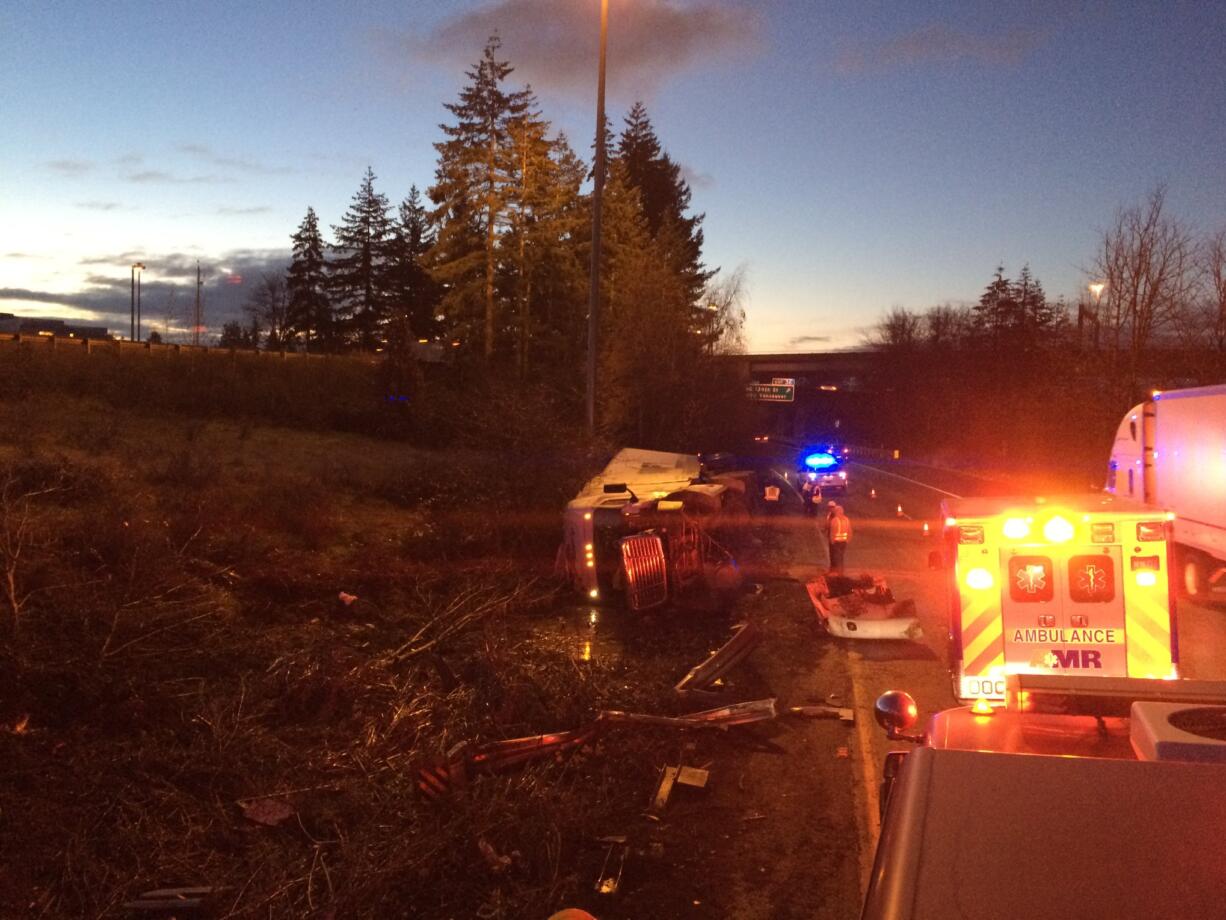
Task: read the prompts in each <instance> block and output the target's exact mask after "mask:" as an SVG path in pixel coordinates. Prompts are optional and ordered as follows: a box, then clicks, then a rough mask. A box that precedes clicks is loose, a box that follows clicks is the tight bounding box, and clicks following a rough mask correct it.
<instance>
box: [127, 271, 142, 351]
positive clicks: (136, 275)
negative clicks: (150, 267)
mask: <svg viewBox="0 0 1226 920" xmlns="http://www.w3.org/2000/svg"><path fill="white" fill-rule="evenodd" d="M144 268H145V263H144V262H133V263H132V303H131V306H130V311H131V316H130V317H129V319H130V322H131V328H130V329H129V330H128V338H129V339H131V340H132V341H133V342H135V341H137V340H138V339H139V338H140V272H141V271H143V270H144Z"/></svg>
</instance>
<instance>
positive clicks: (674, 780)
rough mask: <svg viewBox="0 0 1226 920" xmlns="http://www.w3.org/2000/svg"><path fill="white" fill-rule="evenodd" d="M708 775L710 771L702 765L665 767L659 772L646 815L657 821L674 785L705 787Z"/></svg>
mask: <svg viewBox="0 0 1226 920" xmlns="http://www.w3.org/2000/svg"><path fill="white" fill-rule="evenodd" d="M709 777H710V771H708V770H706V769H703V768H702V767H686V766H676V767H665V768H664V769H663V770H662V771H661V772H660V782H659V784H658V785H657V786H656V792H655V795H654V796H653V797H652V800H651V805H650V806H649V807H648V809H647V817H649V818H652V819H653V820H657V821H658V820H659V819H660V815H661V814H662V813H663V811H664V809H665V807H666V806H667V805H668V800H669V797H670V796H671V795H672V792H673V788H674V787H676V786H691V787H693V788H695V789H705V788H706V787H707V779H708V778H709Z"/></svg>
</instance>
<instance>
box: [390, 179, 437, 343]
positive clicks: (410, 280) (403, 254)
mask: <svg viewBox="0 0 1226 920" xmlns="http://www.w3.org/2000/svg"><path fill="white" fill-rule="evenodd" d="M433 245H434V234H433V232H432V231H431V229H430V220H429V216H428V215H427V213H426V208H425V205H424V204H423V203H422V199H421V192H420V191H419V190H418V188H417V186H416V185H414V186H412V187H411V188H410V189H409V194H408V197H407V198H405V200H404V201H402V202H401V203H400V208H399V212H398V214H397V217H396V219H395V220H394V221H393V222H392V237H391V242H390V244H389V248H388V277H387V281H388V292H389V295H390V308H389V312H390V315H391V318H392V320H393V321H395V322H404V323H407V324H408V327H407V328H408V330H409V332H410V333H411V334H412V335H413V336H416V337H418V338H428V337H432V336H434V335H435V334H436V333H437V331H438V321H437V320H436V319H435V315H436V313H437V310H438V300H439V288H438V284H437V283H435V281H434V279H433V278H432V277H431V276H430V272H429V271H428V270H427V268H426V264H425V260H426V254H427V253H428V252H429V251H430V247H431V246H433Z"/></svg>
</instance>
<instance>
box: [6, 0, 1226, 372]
mask: <svg viewBox="0 0 1226 920" xmlns="http://www.w3.org/2000/svg"><path fill="white" fill-rule="evenodd" d="M610 7H611V11H610V49H609V94H608V107H609V111H610V115H611V117H612V118H613V121H614V124H615V126H617V127H619V128H620V125H621V118H622V116H623V115H624V113H625V111H626V110H627V109H628V108H629V106H630V105H631V104H632V103H633V102H634V101H635V100H636V99H642V100H643V101H644V102H645V103H646V105H647V108H648V112H649V114H650V116H651V118H652V121H653V123H654V124H655V127H656V131H657V133H658V135H659V136H660V138H661V140H662V142H663V144H664V146H665V148H666V150H667V151H668V152H669V153H670V155H672V157H673V158H674V159H675V160H677V161H678V162H680V163H681V164H683V166H684V168H685V170H686V173H687V176H688V177H689V181H690V183H691V186H692V189H693V204H694V206H695V208H696V210H698V211H701V212H705V214H706V221H705V224H704V227H705V231H706V260H707V263H708V264H709V265H710V266H719V267H722V268H723V269H725V270H732V269H735V268H737V267H738V266H744V267H745V270H746V273H747V279H748V294H749V296H748V300H747V303H746V307H747V310H748V344H749V346H750V348H751V350H754V351H760V352H761V351H793V350H821V349H823V348H831V347H845V346H849V345H855V344H857V343H858V342H859V341H860V340H861V338H862V335H863V331H864V330H865V329H866V328H867V327H869V326H871V325H872V324H873V323H874V321H875V320H876V319H878V318H879V317H880V316H881V315H882V313H883V312H884V311H886V310H888V309H890V308H891V307H894V306H904V307H909V308H914V309H922V308H924V307H927V306H931V305H933V304H936V303H941V302H947V301H950V302H955V303H957V302H966V301H972V300H974V299H976V298H977V297H978V295H979V293H980V291H981V290H982V288H983V287H984V285H985V284H986V283H987V282H988V280H989V278H990V276H991V274H992V272H993V270H994V269H995V267H996V265H997V264H998V263H1004V265H1005V267H1006V270H1007V272H1016V271H1017V270H1018V269H1020V268H1021V266H1022V264H1023V263H1025V262H1028V263H1029V264H1030V266H1031V268H1032V271H1033V272H1034V273H1035V274H1036V275H1037V276H1038V277H1039V278H1040V279H1041V280H1042V282H1043V283H1044V285H1045V287H1046V288H1047V291H1048V293H1049V295H1052V296H1055V295H1061V294H1063V295H1065V296H1066V297H1068V298H1070V299H1075V298H1076V297H1078V296H1079V294H1080V292H1081V291H1082V290H1083V289H1084V285H1085V283H1086V281H1087V280H1088V279H1087V277H1086V275H1085V273H1084V271H1083V268H1084V266H1087V265H1088V264H1089V263H1090V262H1091V260H1092V258H1093V253H1094V248H1095V244H1096V240H1097V237H1098V231H1099V229H1100V228H1101V227H1103V226H1104V225H1105V224H1106V223H1107V222H1108V221H1109V220H1110V218H1111V215H1112V213H1113V212H1114V211H1115V210H1116V208H1118V207H1120V206H1124V205H1130V204H1133V203H1135V202H1137V201H1138V200H1140V199H1141V198H1142V197H1144V196H1145V195H1146V194H1147V193H1148V192H1149V191H1150V190H1151V189H1153V188H1154V187H1155V185H1156V184H1158V183H1160V182H1165V183H1166V184H1167V185H1168V188H1169V199H1168V203H1169V205H1170V207H1171V211H1172V213H1173V214H1175V215H1177V216H1179V217H1180V218H1181V219H1183V220H1186V221H1187V222H1189V223H1190V224H1191V225H1193V226H1194V227H1195V228H1197V229H1199V230H1216V229H1218V228H1221V227H1222V226H1224V225H1226V153H1224V152H1226V53H1224V52H1223V50H1222V49H1223V47H1224V46H1226V41H1224V40H1226V4H1220V3H1211V2H1178V0H1170V2H1163V3H1157V2H1156V3H1143V2H1130V3H1107V2H1087V3H1076V2H1026V3H1007V2H1002V3H993V4H987V3H974V2H968V3H952V2H933V3H903V2H897V3H877V2H857V3H843V2H812V0H779V2H761V3H750V2H735V0H726V2H720V0H611V4H610ZM598 10H599V2H598V0H493V2H445V0H436V2H431V3H418V2H400V3H391V2H366V3H361V4H346V5H340V4H322V3H320V4H312V3H292V2H286V3H280V4H276V5H272V4H251V3H237V2H235V3H209V4H191V3H186V2H165V0H163V2H156V3H138V2H125V3H120V4H99V3H84V2H79V3H72V2H48V3H32V4H20V5H19V4H6V5H5V7H4V8H3V10H2V11H0V85H2V86H3V91H2V92H0V126H2V129H0V165H2V169H0V312H9V313H18V314H29V315H63V316H69V315H73V316H82V317H90V318H93V319H97V320H100V321H102V322H105V323H106V324H107V325H108V326H109V327H110V328H111V329H112V330H113V331H116V332H121V331H122V332H123V333H124V334H126V333H127V319H128V309H129V291H128V285H129V269H130V265H131V263H132V262H133V261H136V260H140V261H143V262H144V263H145V264H146V265H147V270H146V271H145V273H144V290H143V300H144V309H145V314H146V317H147V321H146V324H147V327H149V326H150V325H151V326H152V328H158V329H161V327H162V325H163V323H166V322H167V320H168V319H169V323H168V325H169V326H170V328H171V329H172V331H173V328H174V326H175V325H176V323H177V322H181V321H177V320H176V319H175V316H176V315H182V313H183V309H184V308H185V306H186V305H187V303H188V302H189V301H190V299H191V297H192V291H193V289H194V284H193V279H194V275H195V268H196V261H197V259H198V260H199V261H200V263H201V265H202V267H203V269H204V271H205V274H206V281H207V284H206V291H207V298H208V307H209V312H208V319H209V321H210V323H211V325H213V328H214V331H216V329H217V328H219V326H220V321H221V319H222V318H228V317H232V316H234V315H235V314H237V312H238V307H239V305H240V304H241V302H242V300H243V299H244V297H245V296H246V294H245V292H244V288H245V287H246V286H247V284H248V283H249V282H250V281H251V279H258V277H259V275H260V272H262V271H274V270H277V271H279V270H281V269H282V268H283V266H284V264H285V262H286V260H287V258H288V246H289V235H290V233H291V232H293V230H294V229H295V228H296V226H297V225H298V223H299V221H301V219H302V217H303V214H304V213H305V211H306V208H307V206H308V205H309V206H313V207H314V208H315V210H316V211H317V212H318V214H319V215H320V218H321V221H322V223H324V224H325V225H330V224H333V223H336V222H337V221H338V220H339V219H340V217H341V214H342V213H343V211H344V209H345V207H346V206H347V204H348V202H349V199H350V197H351V196H352V194H353V193H354V191H355V190H356V189H357V187H358V184H359V182H360V180H361V178H362V174H363V172H364V171H365V169H366V167H367V165H370V166H371V167H373V169H374V171H375V174H376V176H377V180H376V188H377V189H378V190H379V191H381V192H383V193H384V194H386V195H387V196H388V198H389V199H391V201H392V202H393V203H397V202H399V201H400V200H401V199H403V197H404V196H405V194H406V193H407V192H408V189H409V186H410V185H411V184H414V183H415V184H417V185H418V186H419V187H421V188H422V190H423V191H424V190H425V189H426V188H427V187H428V186H429V185H430V184H431V182H432V178H433V170H434V149H433V147H432V144H433V143H434V142H435V141H437V140H439V138H440V131H439V128H438V125H439V123H440V122H441V121H444V120H446V119H447V118H448V117H449V116H448V113H447V112H446V111H445V110H444V109H443V103H444V102H450V101H453V100H454V99H455V97H456V95H457V93H458V91H459V89H460V87H461V86H462V85H463V83H464V80H465V78H464V70H465V69H466V68H467V67H468V66H469V65H471V64H472V63H473V62H475V61H476V60H477V58H478V57H479V55H480V53H481V48H482V46H483V44H484V42H485V39H486V37H487V36H488V35H489V34H490V33H491V32H492V31H494V30H497V31H498V32H499V34H500V35H501V37H502V41H503V52H504V55H505V57H506V58H507V59H508V60H509V61H510V62H511V63H512V64H513V65H515V67H516V71H515V73H514V74H513V75H512V81H513V82H518V81H522V82H531V84H532V85H533V87H534V88H535V89H536V90H537V92H538V95H539V96H540V99H541V103H542V109H543V111H544V114H545V115H546V117H548V118H549V119H550V120H551V121H552V122H553V124H554V125H555V127H556V128H557V129H558V130H562V131H565V132H566V133H567V135H568V136H569V137H570V138H571V141H572V145H573V146H574V147H575V149H576V150H577V151H579V152H580V153H583V154H586V153H587V152H588V150H589V145H590V138H591V136H592V132H593V127H594V106H595V78H596V37H597V23H598ZM223 269H225V270H229V272H230V273H235V274H240V275H242V276H243V278H244V284H242V285H237V284H225V283H224V277H223ZM172 292H173V299H172Z"/></svg>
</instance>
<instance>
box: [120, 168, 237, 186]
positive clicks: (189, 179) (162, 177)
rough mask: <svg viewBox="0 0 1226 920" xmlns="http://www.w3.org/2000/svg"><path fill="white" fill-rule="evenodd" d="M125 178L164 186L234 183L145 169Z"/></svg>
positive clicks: (209, 177)
mask: <svg viewBox="0 0 1226 920" xmlns="http://www.w3.org/2000/svg"><path fill="white" fill-rule="evenodd" d="M124 178H125V179H127V180H128V181H129V182H137V183H141V184H163V185H219V184H223V183H228V182H233V181H234V180H233V179H231V178H230V177H228V176H217V175H205V176H177V175H175V174H174V173H168V172H166V171H165V170H161V169H145V170H142V171H141V172H134V173H129V174H128V175H127V176H125V177H124Z"/></svg>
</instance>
